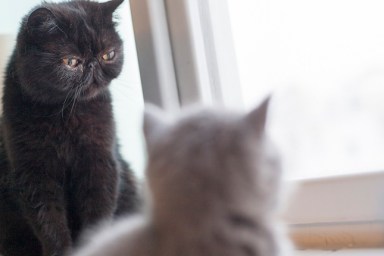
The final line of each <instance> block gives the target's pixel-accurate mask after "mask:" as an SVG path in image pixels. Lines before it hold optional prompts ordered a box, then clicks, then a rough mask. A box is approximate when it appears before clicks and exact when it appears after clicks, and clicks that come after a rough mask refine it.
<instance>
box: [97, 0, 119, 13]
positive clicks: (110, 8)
mask: <svg viewBox="0 0 384 256" xmlns="http://www.w3.org/2000/svg"><path fill="white" fill-rule="evenodd" d="M123 2H124V0H111V1H108V2H105V3H101V6H102V9H103V11H104V14H105V15H112V13H113V12H114V11H116V9H117V7H119V6H120V5H121V4H122V3H123Z"/></svg>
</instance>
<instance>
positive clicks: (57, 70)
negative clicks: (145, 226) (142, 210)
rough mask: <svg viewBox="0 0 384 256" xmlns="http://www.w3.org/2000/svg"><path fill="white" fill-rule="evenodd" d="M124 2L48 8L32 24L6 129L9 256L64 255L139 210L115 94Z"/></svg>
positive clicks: (14, 78)
mask: <svg viewBox="0 0 384 256" xmlns="http://www.w3.org/2000/svg"><path fill="white" fill-rule="evenodd" d="M121 2H122V0H112V1H110V2H106V3H96V2H92V1H84V0H80V1H71V2H63V3H50V4H49V3H43V4H42V5H40V6H38V7H37V8H35V9H34V10H32V11H31V13H29V14H28V15H27V16H26V17H25V18H24V19H23V21H22V24H21V29H20V31H19V34H18V38H17V45H16V48H15V51H14V53H13V55H12V57H11V59H10V61H9V64H8V68H7V70H6V75H5V87H4V96H3V110H4V113H3V118H2V122H1V135H2V136H1V141H0V142H1V145H0V168H1V169H0V254H3V255H4V256H19V255H20V256H29V255H30V256H35V255H36V256H38V255H44V256H53V255H63V254H64V253H65V251H67V250H70V248H71V247H72V244H73V243H75V242H76V240H77V238H78V235H79V233H80V232H81V231H82V230H83V229H84V228H87V227H89V226H90V225H93V224H95V223H97V222H99V221H101V220H104V219H108V218H111V217H113V215H117V214H125V213H128V212H131V211H133V210H134V208H135V202H136V193H135V187H134V182H133V177H132V174H131V171H130V169H129V167H128V165H127V163H125V162H124V161H123V160H122V158H121V156H120V154H119V152H118V146H117V142H116V137H115V126H114V120H113V114H112V105H111V96H110V92H109V90H108V85H109V84H110V82H111V80H112V79H114V78H116V77H117V76H118V75H119V74H120V72H121V69H122V65H123V49H122V41H121V39H120V37H119V36H118V34H117V33H116V31H115V24H114V22H113V19H112V16H113V12H114V10H115V9H116V8H117V7H118V6H119V5H120V4H121ZM112 50H113V51H114V54H115V56H114V58H113V59H112V60H108V61H105V60H103V58H102V56H103V55H104V54H106V53H108V51H112ZM72 57H76V58H77V60H78V61H79V64H78V65H77V66H76V67H74V68H71V67H70V66H68V65H66V63H65V61H64V59H66V58H72Z"/></svg>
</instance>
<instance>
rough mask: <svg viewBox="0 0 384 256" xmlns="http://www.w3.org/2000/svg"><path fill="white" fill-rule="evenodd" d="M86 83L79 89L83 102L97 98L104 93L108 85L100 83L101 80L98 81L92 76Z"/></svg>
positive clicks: (103, 82)
mask: <svg viewBox="0 0 384 256" xmlns="http://www.w3.org/2000/svg"><path fill="white" fill-rule="evenodd" d="M86 81H87V82H86V83H84V85H83V86H82V87H81V98H82V99H84V100H89V99H92V98H95V97H97V96H98V95H99V94H101V93H102V92H104V91H105V90H106V88H107V86H108V83H106V82H105V81H102V79H98V78H97V76H95V75H94V74H91V75H90V76H89V78H88V79H87V80H86Z"/></svg>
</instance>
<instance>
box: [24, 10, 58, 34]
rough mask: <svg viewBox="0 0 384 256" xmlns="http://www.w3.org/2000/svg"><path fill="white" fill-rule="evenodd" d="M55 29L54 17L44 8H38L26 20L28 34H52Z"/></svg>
mask: <svg viewBox="0 0 384 256" xmlns="http://www.w3.org/2000/svg"><path fill="white" fill-rule="evenodd" d="M56 29H57V24H56V20H55V16H54V15H53V13H52V12H51V11H50V10H49V9H48V8H45V7H40V8H37V9H35V10H33V11H32V12H31V14H29V16H28V19H27V30H28V32H29V33H30V34H33V33H35V32H40V33H41V32H43V33H44V34H46V33H54V32H55V31H56Z"/></svg>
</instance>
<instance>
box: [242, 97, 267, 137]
mask: <svg viewBox="0 0 384 256" xmlns="http://www.w3.org/2000/svg"><path fill="white" fill-rule="evenodd" d="M270 98H271V97H270V96H268V97H267V98H265V99H264V100H263V101H262V102H261V104H260V105H259V106H258V107H256V108H255V109H254V110H252V111H251V112H250V113H248V114H247V115H246V116H245V125H246V127H248V128H250V129H252V130H254V131H256V132H257V133H258V134H263V133H264V131H265V126H266V123H267V114H268V108H269V104H270V103H269V102H270Z"/></svg>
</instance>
